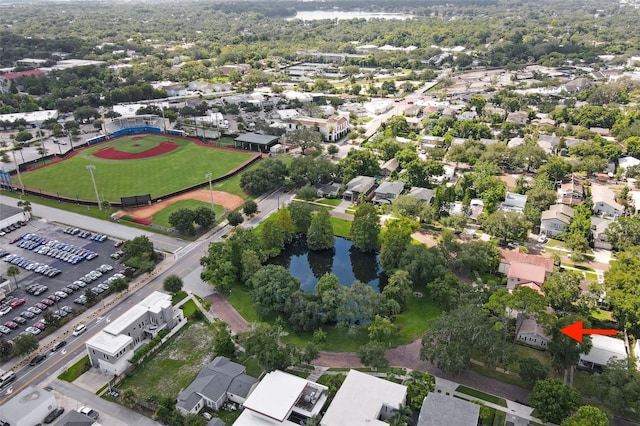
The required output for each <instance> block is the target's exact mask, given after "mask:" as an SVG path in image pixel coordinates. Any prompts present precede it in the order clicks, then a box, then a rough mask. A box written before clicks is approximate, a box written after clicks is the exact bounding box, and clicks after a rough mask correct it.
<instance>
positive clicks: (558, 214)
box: [540, 204, 573, 237]
mask: <svg viewBox="0 0 640 426" xmlns="http://www.w3.org/2000/svg"><path fill="white" fill-rule="evenodd" d="M571 219H573V209H572V208H571V207H569V206H567V205H565V204H554V205H552V206H550V207H549V209H548V210H545V211H543V212H542V214H541V216H540V233H541V234H544V235H546V236H548V237H552V236H554V235H556V234H559V233H561V232H564V231H566V230H567V227H568V226H569V224H570V223H571Z"/></svg>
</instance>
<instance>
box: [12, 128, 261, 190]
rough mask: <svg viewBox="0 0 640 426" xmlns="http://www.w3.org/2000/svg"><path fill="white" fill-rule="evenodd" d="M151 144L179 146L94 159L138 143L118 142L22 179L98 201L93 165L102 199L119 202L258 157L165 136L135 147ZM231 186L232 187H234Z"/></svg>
mask: <svg viewBox="0 0 640 426" xmlns="http://www.w3.org/2000/svg"><path fill="white" fill-rule="evenodd" d="M146 140H148V141H150V142H154V141H156V142H158V141H166V140H171V141H172V142H174V143H176V144H178V145H180V147H179V148H178V149H176V150H174V151H172V152H170V153H167V154H164V155H159V156H155V157H152V158H145V159H138V160H107V159H102V158H98V157H95V156H93V155H92V154H93V153H95V152H96V151H98V150H99V149H102V148H105V147H107V146H114V147H118V148H119V147H120V145H123V146H124V147H130V146H132V145H134V144H132V143H131V138H130V137H125V138H118V139H115V140H113V141H111V142H108V143H106V144H99V145H98V146H94V147H90V148H87V149H84V150H81V151H79V152H78V153H77V154H76V155H75V156H73V157H71V158H68V159H66V160H64V161H62V162H59V163H55V164H52V165H50V166H47V167H43V168H41V169H38V170H34V171H30V172H26V173H23V174H22V180H23V182H24V184H25V186H27V187H28V188H31V189H34V190H42V191H45V192H50V193H53V194H56V193H59V194H60V195H65V196H67V197H70V198H76V197H78V198H80V199H86V200H93V199H94V198H95V192H94V189H93V185H92V182H91V178H90V175H89V172H88V170H87V169H86V166H87V165H89V164H91V165H95V167H96V168H95V170H94V171H93V175H94V177H95V181H96V186H97V188H98V193H99V194H100V198H101V199H105V200H109V201H119V200H120V197H122V196H129V195H137V194H147V193H150V194H151V197H153V198H156V197H161V196H162V195H164V194H168V193H171V192H174V191H176V190H178V189H182V188H186V187H189V186H192V185H197V184H200V183H204V182H206V178H205V175H206V174H207V173H209V172H211V173H212V174H213V176H214V177H218V176H222V175H224V174H226V173H228V172H229V171H231V170H232V169H234V168H236V167H237V166H239V165H240V164H242V163H244V162H246V161H248V160H250V159H251V158H252V156H253V154H250V153H245V152H239V151H230V150H225V149H214V148H209V147H203V146H200V145H197V144H195V143H192V142H190V141H186V140H183V139H178V138H171V137H170V136H165V135H146V136H145V137H144V139H143V140H137V141H135V143H137V144H140V143H142V142H144V141H146ZM227 186H229V188H232V186H230V185H229V184H227ZM229 192H232V191H229ZM233 192H234V193H237V192H238V191H237V190H236V191H233ZM239 195H241V194H239Z"/></svg>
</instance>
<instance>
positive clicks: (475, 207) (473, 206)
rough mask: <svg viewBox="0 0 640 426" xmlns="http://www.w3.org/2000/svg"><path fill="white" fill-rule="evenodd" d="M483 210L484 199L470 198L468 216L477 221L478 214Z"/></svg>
mask: <svg viewBox="0 0 640 426" xmlns="http://www.w3.org/2000/svg"><path fill="white" fill-rule="evenodd" d="M483 211H484V201H482V199H480V198H472V199H471V201H470V202H469V218H471V220H473V221H474V222H477V221H478V218H479V217H480V214H482V212H483Z"/></svg>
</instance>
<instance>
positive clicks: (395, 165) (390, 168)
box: [380, 158, 400, 176]
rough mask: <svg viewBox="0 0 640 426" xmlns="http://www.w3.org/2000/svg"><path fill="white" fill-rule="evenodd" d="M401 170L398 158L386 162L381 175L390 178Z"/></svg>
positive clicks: (381, 167)
mask: <svg viewBox="0 0 640 426" xmlns="http://www.w3.org/2000/svg"><path fill="white" fill-rule="evenodd" d="M399 168H400V162H399V161H398V160H397V159H396V158H392V159H390V160H387V161H385V162H384V163H383V164H382V166H380V174H381V175H382V176H389V175H390V174H391V173H393V172H395V171H397V170H398V169H399Z"/></svg>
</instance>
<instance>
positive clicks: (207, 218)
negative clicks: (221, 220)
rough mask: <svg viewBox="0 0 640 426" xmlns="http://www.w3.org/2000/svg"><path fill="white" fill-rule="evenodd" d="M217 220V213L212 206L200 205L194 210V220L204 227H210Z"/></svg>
mask: <svg viewBox="0 0 640 426" xmlns="http://www.w3.org/2000/svg"><path fill="white" fill-rule="evenodd" d="M215 220H216V214H215V213H214V211H213V210H212V209H211V207H207V206H200V207H198V208H196V209H195V210H194V211H193V221H194V222H195V223H197V224H198V226H201V227H202V228H208V227H210V226H211V225H213V222H214V221H215Z"/></svg>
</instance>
